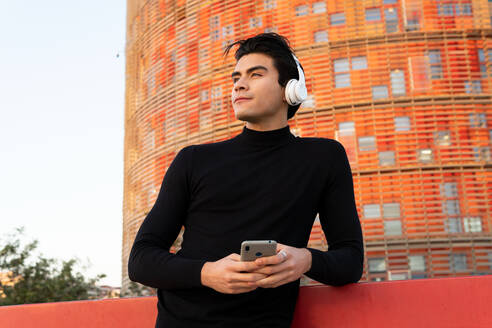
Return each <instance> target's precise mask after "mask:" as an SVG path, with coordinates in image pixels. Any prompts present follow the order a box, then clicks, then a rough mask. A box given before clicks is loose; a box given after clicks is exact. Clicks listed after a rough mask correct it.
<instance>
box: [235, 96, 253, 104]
mask: <svg viewBox="0 0 492 328" xmlns="http://www.w3.org/2000/svg"><path fill="white" fill-rule="evenodd" d="M250 99H251V98H245V97H241V98H237V99H236V100H234V102H235V103H236V102H240V101H243V100H250Z"/></svg>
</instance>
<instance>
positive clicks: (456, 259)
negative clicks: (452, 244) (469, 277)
mask: <svg viewBox="0 0 492 328" xmlns="http://www.w3.org/2000/svg"><path fill="white" fill-rule="evenodd" d="M449 257H450V259H449V265H450V267H451V270H452V271H454V272H459V271H466V254H450V255H449Z"/></svg>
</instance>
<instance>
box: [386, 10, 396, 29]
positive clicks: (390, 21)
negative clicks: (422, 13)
mask: <svg viewBox="0 0 492 328" xmlns="http://www.w3.org/2000/svg"><path fill="white" fill-rule="evenodd" d="M384 19H385V22H386V33H394V32H398V13H397V11H396V8H386V9H385V10H384Z"/></svg>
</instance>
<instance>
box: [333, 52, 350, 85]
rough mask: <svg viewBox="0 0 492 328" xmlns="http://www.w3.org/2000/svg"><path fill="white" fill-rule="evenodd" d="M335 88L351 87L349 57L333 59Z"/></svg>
mask: <svg viewBox="0 0 492 328" xmlns="http://www.w3.org/2000/svg"><path fill="white" fill-rule="evenodd" d="M333 66H334V72H335V88H345V87H350V72H349V61H348V59H347V58H339V59H335V60H333Z"/></svg>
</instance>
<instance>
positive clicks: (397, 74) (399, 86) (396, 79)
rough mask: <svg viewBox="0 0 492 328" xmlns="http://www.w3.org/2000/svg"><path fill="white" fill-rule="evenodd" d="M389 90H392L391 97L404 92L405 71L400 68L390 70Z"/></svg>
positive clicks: (401, 94)
mask: <svg viewBox="0 0 492 328" xmlns="http://www.w3.org/2000/svg"><path fill="white" fill-rule="evenodd" d="M391 91H392V92H393V97H398V96H404V95H405V94H406V90H405V73H404V72H403V71H402V70H399V69H395V70H392V71H391Z"/></svg>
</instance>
